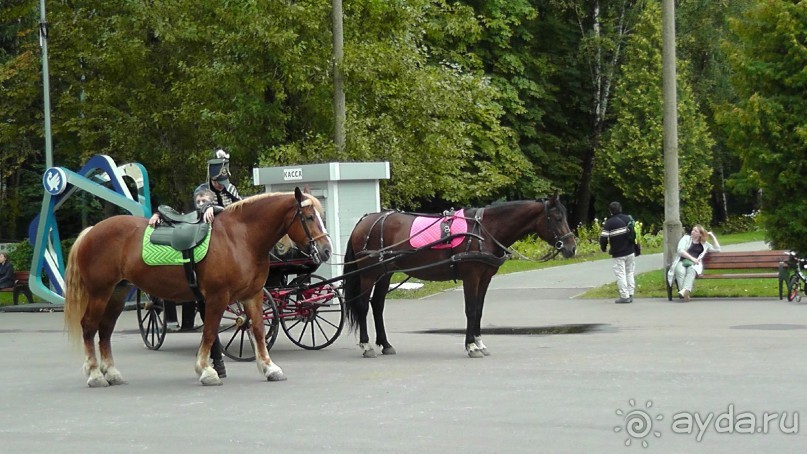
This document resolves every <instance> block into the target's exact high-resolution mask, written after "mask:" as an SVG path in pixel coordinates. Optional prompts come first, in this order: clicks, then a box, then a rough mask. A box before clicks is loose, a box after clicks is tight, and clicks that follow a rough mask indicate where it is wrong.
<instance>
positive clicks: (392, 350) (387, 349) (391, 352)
mask: <svg viewBox="0 0 807 454" xmlns="http://www.w3.org/2000/svg"><path fill="white" fill-rule="evenodd" d="M381 353H383V354H385V355H394V354H396V353H398V352H396V351H395V347H393V346H392V345H390V346H389V347H384V348H383V349H381Z"/></svg>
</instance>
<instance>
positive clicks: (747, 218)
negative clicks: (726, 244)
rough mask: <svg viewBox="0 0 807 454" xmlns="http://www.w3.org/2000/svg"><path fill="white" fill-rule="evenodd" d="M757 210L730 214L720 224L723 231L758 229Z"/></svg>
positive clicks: (733, 231) (734, 231)
mask: <svg viewBox="0 0 807 454" xmlns="http://www.w3.org/2000/svg"><path fill="white" fill-rule="evenodd" d="M756 218H757V212H753V213H751V214H742V215H739V216H729V217H728V218H727V219H726V220H725V221H723V222H722V223H720V225H718V229H719V230H720V232H721V233H743V232H752V231H754V230H757V220H756Z"/></svg>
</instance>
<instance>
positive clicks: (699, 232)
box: [667, 224, 720, 301]
mask: <svg viewBox="0 0 807 454" xmlns="http://www.w3.org/2000/svg"><path fill="white" fill-rule="evenodd" d="M709 237H711V238H712V241H714V245H713V244H712V243H710V242H708V241H706V240H707V238H709ZM712 251H715V252H717V251H720V243H718V241H717V237H716V236H715V234H714V233H713V232H707V231H706V229H704V228H703V226H702V225H700V224H697V225H695V227H692V232H691V233H690V234H689V235H684V236H683V238H681V240H680V241H679V242H678V248H677V254H676V256H675V259H674V260H673V262H672V265H670V269H669V271H667V283H668V284H670V286H672V282H673V278H675V282H676V284H678V297H679V298H682V299H683V300H684V301H689V296H690V294H692V289H693V288H694V286H695V278H696V277H697V276H698V275H699V274H702V273H703V262H702V261H701V260H703V257H704V256H706V254H708V253H709V252H712Z"/></svg>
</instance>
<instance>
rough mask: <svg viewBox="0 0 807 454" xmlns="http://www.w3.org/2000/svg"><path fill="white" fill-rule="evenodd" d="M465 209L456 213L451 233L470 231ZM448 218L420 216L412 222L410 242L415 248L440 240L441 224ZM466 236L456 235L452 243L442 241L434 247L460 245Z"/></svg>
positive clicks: (442, 247)
mask: <svg viewBox="0 0 807 454" xmlns="http://www.w3.org/2000/svg"><path fill="white" fill-rule="evenodd" d="M464 211H465V210H459V211H457V212H455V213H454V219H453V220H452V221H451V234H452V235H454V234H457V233H465V232H467V231H468V222H466V221H465V217H464V216H465V213H464ZM444 219H446V218H435V217H429V216H418V217H416V218H415V220H414V222H412V228H411V229H410V230H409V244H410V245H412V247H413V248H419V247H423V246H425V245H427V244H429V243H433V242H435V241H438V240H440V238H441V236H442V235H441V233H442V232H440V224H442V222H443V220H444ZM464 239H465V237H463V236H457V237H454V238H453V239H452V240H451V242H450V243H440V244H438V245H435V246H432V247H431V248H432V249H447V248H452V247H456V246H458V245H459V244H460V243H462V240H464Z"/></svg>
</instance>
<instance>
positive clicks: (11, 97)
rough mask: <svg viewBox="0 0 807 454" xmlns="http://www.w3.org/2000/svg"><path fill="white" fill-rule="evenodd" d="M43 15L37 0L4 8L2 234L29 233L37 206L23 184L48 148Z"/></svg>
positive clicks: (0, 29) (11, 0) (10, 1)
mask: <svg viewBox="0 0 807 454" xmlns="http://www.w3.org/2000/svg"><path fill="white" fill-rule="evenodd" d="M37 13H38V9H37V2H36V1H35V0H7V1H4V2H3V5H2V7H0V97H2V99H3V101H2V102H0V118H1V119H2V121H0V213H3V216H2V217H1V218H0V238H19V237H21V236H22V235H24V233H25V228H26V227H27V221H29V220H30V219H31V217H32V216H30V212H31V210H30V208H31V207H32V204H30V203H27V202H26V191H21V190H20V185H21V183H22V182H24V181H26V176H27V175H28V173H30V171H31V170H32V169H33V166H32V162H36V161H37V158H39V159H41V157H42V153H41V150H42V149H43V147H44V146H43V139H42V137H43V136H42V129H43V126H42V88H41V87H42V85H41V77H40V73H39V71H40V68H41V66H40V60H39V55H40V53H39V46H38V30H39V28H38V27H37V26H36V22H37V18H38V14H37ZM33 181H35V182H38V181H39V179H38V178H37V179H34V180H33Z"/></svg>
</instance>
